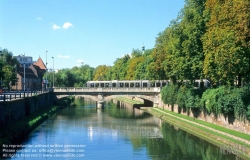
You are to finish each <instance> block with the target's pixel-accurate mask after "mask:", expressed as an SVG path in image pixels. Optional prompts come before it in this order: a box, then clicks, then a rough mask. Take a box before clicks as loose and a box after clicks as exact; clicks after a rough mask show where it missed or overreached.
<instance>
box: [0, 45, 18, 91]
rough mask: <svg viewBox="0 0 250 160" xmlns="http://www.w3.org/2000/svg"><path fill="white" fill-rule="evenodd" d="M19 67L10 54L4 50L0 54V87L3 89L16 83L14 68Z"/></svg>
mask: <svg viewBox="0 0 250 160" xmlns="http://www.w3.org/2000/svg"><path fill="white" fill-rule="evenodd" d="M17 66H19V62H18V61H17V59H16V58H14V57H13V54H12V52H9V51H8V50H7V49H4V50H3V51H2V52H1V53H0V78H1V85H0V86H3V87H8V88H9V87H10V84H11V85H12V86H13V85H15V84H16V82H17V78H16V67H17Z"/></svg>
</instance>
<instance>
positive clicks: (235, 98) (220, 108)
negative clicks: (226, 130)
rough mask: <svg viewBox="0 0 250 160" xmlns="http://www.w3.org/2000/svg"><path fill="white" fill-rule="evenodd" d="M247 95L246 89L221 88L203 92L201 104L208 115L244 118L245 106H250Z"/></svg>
mask: <svg viewBox="0 0 250 160" xmlns="http://www.w3.org/2000/svg"><path fill="white" fill-rule="evenodd" d="M249 95H250V94H249V90H248V89H246V88H233V87H227V86H222V87H219V88H216V89H208V90H207V91H206V92H204V94H203V95H202V98H201V102H202V104H203V105H204V108H205V109H206V110H207V111H208V113H212V112H213V113H215V115H218V114H221V113H223V114H228V113H233V114H234V116H235V117H238V118H241V117H244V116H246V112H247V106H248V105H249V104H250V103H249Z"/></svg>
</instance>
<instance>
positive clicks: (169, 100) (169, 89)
mask: <svg viewBox="0 0 250 160" xmlns="http://www.w3.org/2000/svg"><path fill="white" fill-rule="evenodd" d="M177 92H178V86H177V85H174V84H170V85H168V86H165V87H163V88H162V90H161V98H162V101H163V102H164V103H165V104H171V105H174V104H176V94H177Z"/></svg>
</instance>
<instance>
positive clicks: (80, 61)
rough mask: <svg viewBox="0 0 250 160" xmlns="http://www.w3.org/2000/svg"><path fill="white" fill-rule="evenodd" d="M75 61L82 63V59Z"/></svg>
mask: <svg viewBox="0 0 250 160" xmlns="http://www.w3.org/2000/svg"><path fill="white" fill-rule="evenodd" d="M76 62H77V63H83V62H84V61H83V60H82V59H78V60H77V61H76Z"/></svg>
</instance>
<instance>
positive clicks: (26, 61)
mask: <svg viewBox="0 0 250 160" xmlns="http://www.w3.org/2000/svg"><path fill="white" fill-rule="evenodd" d="M15 57H16V58H17V60H18V61H19V62H20V66H18V67H17V78H18V82H17V84H16V86H12V90H24V89H25V90H42V87H43V75H44V74H45V73H46V66H45V64H44V63H43V60H42V59H41V58H40V57H39V58H38V60H37V61H35V62H33V61H32V57H29V56H26V57H22V56H15Z"/></svg>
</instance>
